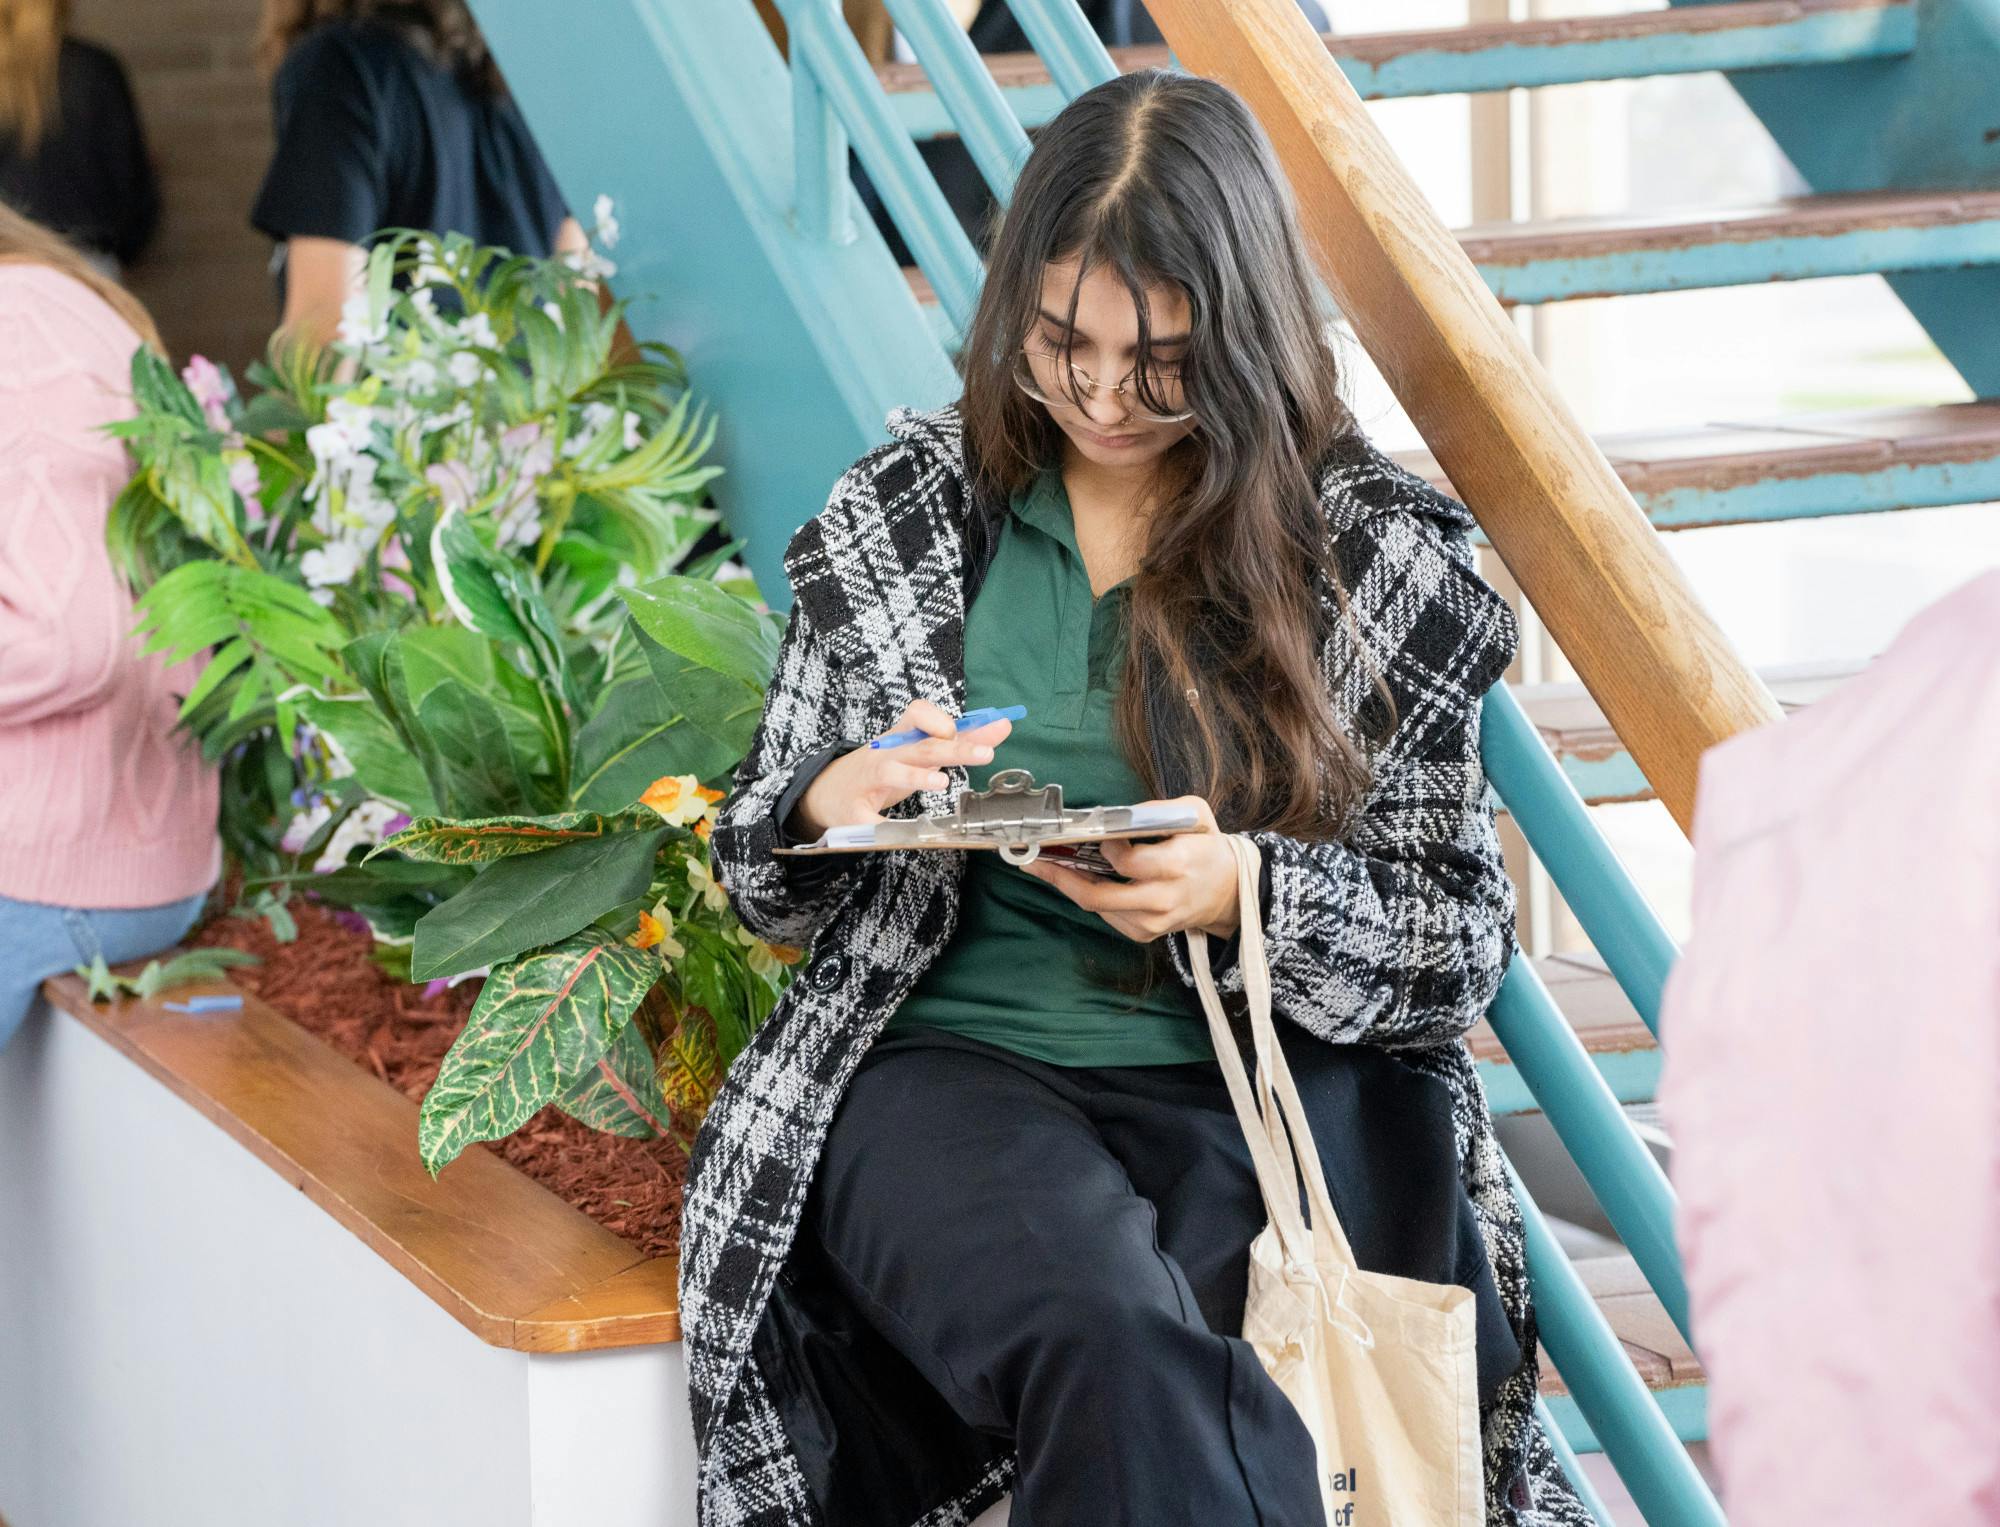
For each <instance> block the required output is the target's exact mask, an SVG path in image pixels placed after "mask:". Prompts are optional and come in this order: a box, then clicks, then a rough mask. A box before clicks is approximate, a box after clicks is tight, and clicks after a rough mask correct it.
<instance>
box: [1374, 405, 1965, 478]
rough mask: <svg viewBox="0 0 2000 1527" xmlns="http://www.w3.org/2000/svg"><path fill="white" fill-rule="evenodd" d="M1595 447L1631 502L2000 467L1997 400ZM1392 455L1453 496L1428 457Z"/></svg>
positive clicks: (1606, 439) (1632, 435) (1626, 438)
mask: <svg viewBox="0 0 2000 1527" xmlns="http://www.w3.org/2000/svg"><path fill="white" fill-rule="evenodd" d="M1597 444H1598V447H1599V448H1600V449H1601V450H1602V451H1603V452H1604V454H1605V456H1606V458H1607V459H1609V461H1610V462H1611V465H1612V467H1613V468H1614V469H1615V470H1616V471H1617V473H1618V475H1619V476H1620V477H1621V478H1623V479H1624V481H1625V484H1626V486H1627V487H1629V488H1631V489H1632V491H1633V492H1634V493H1648V494H1664V493H1671V492H1687V491H1691V490H1692V491H1710V492H1723V491H1727V490H1730V489H1733V488H1739V487H1743V486H1745V485H1747V484H1750V483H1757V482H1765V481H1769V480H1772V479H1775V478H1800V477H1817V476H1822V475H1826V474H1830V473H1835V472H1871V471H1880V470H1882V469H1883V468H1885V467H1891V466H1939V465H1951V464H1960V463H1969V462H1974V461H1990V460H1995V459H2000V400H1995V399H1986V400H1981V401H1977V402H1970V403H1940V404H1935V405H1931V406H1922V405H1917V406H1907V407H1898V408H1877V409H1861V410H1852V411H1848V412H1843V413H1818V414H1798V415H1793V416H1791V417H1787V418H1776V419H1744V420H1715V421H1713V422H1711V423H1707V424H1695V425H1688V426H1685V427H1682V428H1677V429H1666V430H1632V431H1625V432H1621V433H1616V434H1608V435H1600V436H1598V437H1597ZM1392 454H1393V455H1394V456H1395V458H1396V459H1397V460H1398V461H1399V462H1401V463H1402V464H1403V465H1404V466H1405V467H1407V468H1409V469H1410V470H1411V471H1413V472H1415V473H1417V474H1418V475H1419V476H1421V477H1424V478H1427V479H1428V480H1429V481H1431V482H1433V483H1436V484H1437V485H1438V486H1439V487H1441V488H1444V489H1445V490H1446V491H1447V492H1450V491H1452V489H1451V480H1450V478H1449V477H1448V476H1447V475H1446V474H1445V471H1444V469H1443V467H1441V466H1440V465H1439V464H1438V461H1437V458H1436V457H1435V456H1433V455H1432V454H1431V453H1430V452H1429V451H1427V450H1422V449H1416V450H1407V451H1396V452H1393V453H1392Z"/></svg>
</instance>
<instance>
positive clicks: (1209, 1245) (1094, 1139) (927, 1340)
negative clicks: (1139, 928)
mask: <svg viewBox="0 0 2000 1527" xmlns="http://www.w3.org/2000/svg"><path fill="white" fill-rule="evenodd" d="M1283 1027H1284V1026H1283V1025H1280V1028H1281V1030H1282V1029H1283ZM1295 1042H1298V1043H1299V1051H1300V1053H1299V1056H1298V1058H1295V1059H1293V1061H1292V1064H1293V1069H1294V1072H1295V1075H1297V1077H1298V1080H1299V1084H1300V1090H1301V1093H1302V1094H1305V1095H1307V1096H1308V1099H1309V1100H1308V1111H1309V1112H1310V1113H1312V1114H1313V1115H1314V1116H1315V1117H1314V1118H1313V1120H1312V1122H1313V1126H1314V1131H1315V1136H1316V1138H1319V1144H1320V1150H1321V1155H1322V1157H1323V1158H1325V1159H1326V1160H1327V1161H1328V1164H1329V1168H1330V1169H1332V1170H1331V1172H1330V1177H1331V1179H1338V1178H1339V1177H1340V1176H1341V1175H1342V1174H1341V1173H1340V1172H1339V1171H1338V1170H1337V1168H1338V1167H1339V1165H1341V1164H1342V1163H1351V1164H1352V1165H1354V1166H1355V1167H1356V1168H1357V1169H1358V1170H1362V1171H1366V1170H1367V1169H1369V1168H1370V1166H1371V1165H1372V1166H1373V1167H1374V1168H1377V1169H1379V1168H1380V1167H1381V1165H1382V1161H1383V1160H1384V1159H1385V1158H1384V1157H1383V1156H1382V1154H1381V1152H1382V1151H1383V1150H1385V1149H1386V1150H1388V1151H1391V1152H1395V1151H1396V1150H1397V1142H1395V1141H1393V1140H1390V1139H1388V1138H1386V1136H1385V1135H1384V1132H1383V1130H1381V1129H1375V1130H1374V1131H1373V1134H1374V1136H1375V1138H1373V1139H1371V1140H1370V1141H1367V1142H1360V1141H1358V1140H1357V1141H1356V1148H1355V1149H1354V1150H1352V1151H1342V1150H1341V1149H1340V1135H1341V1132H1342V1131H1343V1129H1346V1130H1361V1129H1364V1128H1367V1127H1368V1126H1369V1117H1370V1116H1369V1114H1368V1110H1367V1109H1366V1108H1364V1107H1354V1106H1349V1107H1346V1108H1344V1109H1338V1110H1336V1109H1334V1108H1332V1107H1327V1108H1322V1107H1319V1106H1315V1104H1314V1103H1313V1102H1312V1101H1311V1100H1310V1099H1311V1097H1312V1095H1314V1094H1317V1095H1318V1096H1319V1098H1320V1099H1321V1100H1322V1102H1323V1103H1331V1102H1332V1101H1333V1093H1332V1092H1331V1091H1330V1090H1329V1087H1330V1086H1331V1087H1332V1088H1333V1089H1334V1090H1335V1091H1337V1090H1339V1089H1340V1088H1341V1087H1342V1086H1346V1087H1347V1088H1348V1091H1347V1092H1346V1094H1345V1095H1346V1097H1347V1100H1348V1102H1349V1103H1350V1104H1352V1103H1353V1102H1354V1101H1355V1099H1357V1098H1359V1097H1360V1096H1362V1087H1361V1084H1362V1079H1361V1078H1360V1077H1359V1076H1358V1075H1345V1074H1344V1075H1343V1076H1342V1077H1339V1078H1336V1077H1335V1076H1334V1075H1333V1072H1334V1071H1336V1070H1339V1071H1341V1072H1343V1073H1348V1072H1352V1071H1356V1070H1359V1069H1366V1068H1369V1067H1377V1068H1387V1070H1385V1071H1382V1073H1381V1075H1380V1077H1379V1079H1378V1080H1379V1085H1377V1086H1375V1087H1373V1088H1372V1089H1367V1095H1368V1096H1370V1097H1373V1098H1375V1099H1376V1100H1377V1101H1378V1102H1379V1103H1380V1105H1381V1107H1382V1108H1383V1109H1384V1110H1386V1111H1385V1112H1384V1113H1383V1114H1382V1115H1381V1118H1382V1119H1384V1120H1386V1119H1389V1118H1390V1117H1392V1116H1393V1117H1396V1118H1400V1119H1403V1120H1405V1121H1407V1122H1408V1123H1409V1124H1410V1125H1411V1127H1414V1125H1415V1121H1414V1120H1413V1119H1411V1117H1410V1116H1411V1114H1412V1111H1413V1110H1412V1108H1411V1106H1410V1104H1411V1101H1412V1099H1413V1098H1416V1097H1418V1096H1419V1094H1418V1093H1416V1092H1414V1091H1410V1090H1408V1089H1406V1090H1405V1092H1404V1094H1403V1096H1402V1097H1401V1098H1400V1099H1399V1098H1397V1097H1396V1096H1393V1095H1392V1094H1393V1093H1394V1091H1395V1089H1396V1088H1397V1087H1401V1086H1403V1085H1404V1083H1405V1081H1407V1083H1408V1084H1409V1088H1417V1087H1424V1086H1433V1087H1434V1086H1436V1084H1435V1083H1432V1082H1431V1081H1430V1079H1429V1078H1424V1077H1420V1076H1418V1075H1417V1074H1416V1073H1415V1072H1412V1071H1409V1070H1408V1069H1407V1068H1404V1067H1402V1066H1400V1065H1398V1064H1397V1063H1396V1062H1394V1061H1393V1060H1391V1059H1389V1058H1388V1057H1387V1056H1386V1055H1383V1054H1381V1053H1380V1052H1376V1051H1366V1050H1361V1049H1358V1048H1355V1047H1339V1048H1337V1047H1334V1046H1327V1045H1320V1044H1318V1043H1317V1042H1316V1041H1312V1040H1311V1039H1310V1037H1309V1036H1305V1035H1303V1034H1301V1035H1299V1036H1297V1040H1296V1041H1295V1040H1294V1039H1293V1038H1292V1037H1290V1036H1287V1038H1286V1050H1287V1054H1288V1057H1289V1056H1291V1055H1292V1053H1293V1048H1294V1043H1295ZM1315 1068H1317V1070H1315ZM1385 1089H1386V1090H1385ZM1440 1090H1441V1089H1440ZM1399 1104H1400V1105H1401V1106H1400V1107H1399V1106H1398V1105H1399ZM1429 1123H1430V1126H1431V1128H1430V1133H1431V1135H1433V1136H1435V1134H1436V1124H1437V1120H1436V1119H1435V1117H1433V1118H1432V1119H1431V1120H1430V1121H1429ZM1444 1124H1445V1127H1446V1129H1447V1130H1448V1128H1449V1120H1448V1117H1447V1118H1446V1119H1445V1121H1444ZM1329 1133H1330V1134H1332V1135H1333V1136H1334V1138H1333V1139H1332V1140H1329V1139H1327V1138H1324V1136H1325V1135H1327V1134H1329ZM1371 1152H1373V1153H1374V1156H1373V1159H1372V1160H1370V1159H1368V1158H1370V1156H1371ZM1431 1175H1432V1176H1435V1175H1436V1174H1435V1172H1433V1173H1431ZM1451 1185H1452V1187H1453V1188H1454V1189H1456V1187H1457V1179H1456V1174H1455V1169H1453V1170H1452V1172H1451ZM1330 1186H1332V1187H1333V1191H1334V1196H1335V1203H1336V1207H1337V1208H1338V1209H1339V1210H1340V1211H1341V1215H1342V1222H1343V1225H1344V1226H1345V1227H1346V1229H1347V1231H1348V1235H1349V1239H1350V1240H1351V1241H1352V1242H1353V1243H1354V1247H1355V1255H1356V1258H1357V1260H1358V1261H1360V1262H1361V1264H1362V1265H1363V1266H1364V1267H1374V1268H1377V1269H1378V1270H1382V1271H1394V1272H1401V1273H1404V1274H1405V1275H1408V1276H1423V1277H1431V1278H1433V1279H1440V1280H1442V1281H1454V1279H1453V1274H1452V1271H1451V1269H1452V1266H1453V1263H1454V1262H1459V1263H1461V1265H1463V1258H1462V1257H1461V1256H1460V1255H1459V1252H1460V1251H1461V1250H1462V1247H1461V1246H1460V1236H1459V1232H1460V1231H1461V1230H1462V1229H1463V1228H1464V1227H1463V1223H1462V1222H1461V1221H1460V1220H1459V1219H1457V1218H1456V1217H1455V1216H1454V1215H1453V1212H1452V1206H1451V1201H1450V1200H1443V1201H1441V1202H1440V1203H1439V1204H1434V1205H1433V1207H1432V1211H1431V1212H1429V1213H1428V1214H1427V1213H1426V1211H1425V1210H1424V1209H1423V1208H1422V1207H1421V1206H1419V1205H1416V1204H1413V1202H1411V1201H1410V1200H1409V1199H1407V1198H1403V1197H1399V1196H1398V1195H1395V1194H1393V1193H1384V1192H1381V1191H1376V1192H1375V1193H1374V1194H1373V1196H1372V1197H1370V1196H1369V1195H1361V1196H1357V1195H1356V1194H1355V1192H1354V1184H1353V1183H1352V1182H1349V1183H1347V1184H1345V1189H1346V1191H1345V1192H1343V1186H1342V1185H1341V1184H1340V1183H1338V1182H1337V1181H1333V1180H1330ZM1375 1186H1376V1188H1377V1189H1378V1190H1379V1189H1380V1187H1381V1185H1380V1184H1376V1185H1375ZM1456 1197H1457V1200H1458V1201H1459V1202H1461V1203H1463V1204H1464V1213H1465V1215H1466V1216H1469V1215H1470V1212H1471V1210H1470V1204H1469V1202H1465V1201H1464V1198H1463V1192H1462V1190H1458V1192H1457V1194H1456ZM1413 1209H1414V1211H1415V1212H1414V1214H1413V1213H1412V1210H1413ZM1440 1214H1441V1215H1442V1220H1441V1221H1440V1219H1439V1215H1440ZM806 1216H807V1218H806V1223H807V1225H808V1226H809V1227H810V1229H811V1230H812V1232H813V1234H814V1235H815V1236H816V1238H817V1240H818V1242H819V1245H820V1247H821V1248H822V1249H823V1251H824V1254H825V1261H826V1264H827V1266H828V1268H829V1270H830V1272H831V1275H832V1276H833V1277H834V1278H835V1279H836V1280H837V1281H838V1282H839V1283H840V1285H841V1287H842V1291H843V1292H844V1293H845V1294H846V1295H847V1297H848V1298H849V1299H851V1300H852V1301H853V1302H854V1303H855V1305H856V1306H857V1308H859V1309H860V1310H861V1311H862V1312H863V1314H864V1315H865V1316H866V1318H867V1319H868V1320H869V1321H870V1322H871V1324H873V1325H874V1326H875V1327H876V1329H877V1330H879V1331H880V1332H881V1333H882V1335H883V1336H884V1337H886V1338H887V1339H888V1340H889V1342H890V1343H891V1344H892V1345H894V1346H895V1347H896V1349H897V1350H898V1351H899V1352H901V1353H902V1355H903V1356H904V1357H905V1358H906V1359H908V1361H909V1362H910V1363H911V1364H912V1365H913V1366H914V1367H915V1368H916V1369H917V1370H918V1372H920V1373H921V1374H922V1375H923V1376H924V1378H925V1379H926V1380H927V1381H928V1382H929V1383H930V1384H931V1385H932V1386H933V1387H934V1388H935V1389H937V1391H938V1392H939V1393H940V1394H941V1395H942V1396H943V1397H944V1398H945V1400H946V1401H947V1402H948V1403H949V1404H950V1406H951V1408H952V1409H953V1410H954V1411H955V1412H956V1413H957V1414H958V1415H959V1416H960V1418H961V1419H962V1420H964V1421H965V1422H966V1423H968V1424H969V1425H971V1426H973V1427H976V1428H978V1429H979V1430H981V1431H983V1432H988V1433H990V1434H993V1435H996V1436H1004V1437H1007V1438H1010V1439H1011V1440H1012V1442H1013V1445H1014V1447H1015V1449H1016V1451H1017V1454H1018V1457H1019V1461H1020V1478H1019V1480H1018V1482H1017V1485H1016V1489H1015V1494H1014V1502H1013V1507H1012V1511H1013V1520H1014V1522H1015V1523H1017V1524H1019V1527H1066V1524H1069V1523H1073V1522H1090V1523H1104V1524H1111V1523H1118V1522H1131V1523H1143V1524H1147V1527H1155V1524H1161V1527H1164V1524H1172V1523H1188V1524H1202V1527H1222V1524H1232V1523H1242V1524H1244V1527H1252V1524H1263V1527H1322V1524H1323V1521H1324V1513H1323V1512H1322V1510H1321V1506H1320V1501H1319V1495H1318V1487H1317V1484H1316V1482H1315V1477H1314V1469H1313V1447H1312V1439H1311V1437H1310V1435H1309V1434H1308V1433H1307V1432H1306V1429H1305V1426H1304V1424H1303V1423H1302V1422H1301V1421H1300V1420H1299V1418H1298V1415H1297V1412H1296V1411H1295V1410H1293V1408H1292V1406H1291V1404H1290V1402H1289V1401H1288V1400H1286V1399H1285V1397H1284V1395H1283V1394H1282V1393H1281V1392H1280V1391H1279V1390H1278V1388H1277V1386H1276V1385H1275V1384H1273V1383H1272V1382H1271V1380H1270V1377H1269V1376H1268V1375H1267V1374H1266V1373H1265V1372H1264V1371H1263V1368H1262V1366H1261V1365H1260V1364H1259V1362H1258V1361H1257V1357H1256V1354H1255V1352H1254V1351H1253V1350H1252V1349H1251V1348H1250V1346H1249V1344H1248V1343H1246V1342H1244V1341H1243V1340H1242V1339H1241V1335H1240V1332H1241V1329H1242V1319H1243V1303H1244V1297H1245V1293H1246V1289H1247V1284H1248V1255H1249V1246H1250V1242H1251V1240H1252V1239H1253V1238H1254V1237H1255V1236H1256V1235H1257V1233H1258V1232H1259V1231H1260V1230H1261V1229H1262V1228H1263V1226H1264V1223H1265V1219H1266V1215H1265V1211H1264V1205H1263V1200H1262V1198H1261V1196H1260V1195H1259V1192H1258V1188H1257V1182H1256V1176H1255V1173H1254V1170H1253V1169H1252V1166H1251V1163H1250V1157H1249V1151H1248V1149H1247V1147H1246V1146H1245V1145H1244V1141H1243V1135H1242V1130H1241V1127H1240V1126H1239V1125H1238V1123H1237V1120H1236V1115H1235V1112H1234V1110H1233V1109H1232V1108H1231V1106H1230V1102H1229V1094H1228V1090H1227V1088H1226V1087H1225V1086H1224V1084H1223V1081H1222V1074H1221V1071H1220V1069H1219V1067H1217V1066H1216V1065H1215V1064H1214V1063H1212V1062H1210V1063H1201V1064H1190V1065H1163V1066H1107V1067H1068V1066H1056V1065H1050V1064H1046V1063H1044V1062H1041V1061H1038V1060H1035V1059H1032V1058H1031V1057H1028V1056H1024V1055H1019V1054H1016V1053H1014V1052H1013V1051H1010V1050H1006V1049H1003V1048H1000V1047H999V1046H995V1045H990V1044H986V1043H984V1042H982V1041H979V1040H975V1039H969V1038H966V1037H964V1036H961V1035H956V1034H951V1033H947V1032H945V1031H942V1030H936V1029H929V1028H921V1027H917V1028H910V1029H907V1030H895V1031H891V1032H888V1033H885V1034H884V1035H883V1036H882V1037H881V1038H880V1039H878V1040H877V1041H876V1043H875V1044H874V1046H873V1047H872V1048H871V1049H870V1050H869V1052H868V1054H867V1055H866V1056H865V1057H864V1058H863V1060H862V1063H861V1065H860V1067H859V1068H858V1070H857V1071H856V1073H855V1075H854V1077H853V1079H852V1080H851V1081H850V1083H849V1085H848V1089H847V1091H846V1093H845V1094H844V1096H843V1097H842V1100H841V1104H840V1107H839V1109H838V1110H837V1111H836V1113H835V1115H834V1118H833V1122H832V1125H831V1128H830V1131H829V1134H828V1137H827V1141H826V1146H825V1149H824V1152H823V1154H822V1156H821V1158H820V1162H819V1167H818V1170H817V1172H816V1173H815V1177H814V1183H813V1188H812V1191H811V1194H810V1196H809V1199H808V1203H807V1208H806ZM1413 1219H1414V1220H1415V1221H1419V1222H1421V1221H1424V1220H1426V1219H1428V1220H1429V1229H1428V1230H1422V1229H1418V1230H1417V1231H1414V1232H1413V1229H1412V1221H1413ZM1472 1234H1473V1236H1474V1243H1475V1244H1477V1236H1476V1226H1473V1227H1472ZM1440 1264H1441V1265H1442V1270H1440ZM1484 1269H1485V1259H1484V1255H1483V1251H1482V1252H1481V1253H1480V1255H1479V1257H1478V1260H1477V1266H1476V1267H1472V1268H1469V1269H1468V1270H1469V1272H1470V1273H1471V1275H1472V1277H1474V1278H1476V1277H1477V1275H1478V1273H1479V1272H1480V1271H1483V1270H1484ZM1457 1281H1471V1279H1470V1278H1463V1279H1458V1280H1457ZM1485 1285H1486V1294H1487V1296H1488V1299H1489V1301H1490V1304H1491V1306H1492V1309H1493V1310H1494V1311H1498V1310H1499V1303H1498V1296H1497V1294H1496V1293H1494V1292H1493V1291H1492V1287H1491V1278H1490V1273H1488V1274H1487V1276H1486V1278H1485ZM1490 1318H1491V1316H1490V1314H1489V1319H1490ZM1498 1318H1499V1319H1500V1320H1501V1322H1502V1325H1501V1331H1502V1337H1503V1339H1504V1340H1505V1341H1506V1345H1507V1346H1508V1347H1509V1348H1511V1360H1507V1361H1505V1364H1504V1367H1503V1368H1502V1369H1501V1372H1502V1374H1503V1375H1504V1373H1505V1372H1506V1371H1511V1369H1512V1367H1513V1366H1515V1365H1517V1364H1518V1360H1519V1355H1520V1354H1519V1348H1518V1347H1517V1346H1514V1345H1513V1344H1512V1342H1511V1338H1508V1337H1506V1336H1505V1330H1506V1328H1505V1325H1504V1311H1502V1312H1500V1313H1499V1317H1498ZM1484 1345H1485V1344H1484V1343H1482V1346H1484ZM1505 1357H1506V1354H1498V1355H1496V1358H1495V1361H1496V1362H1499V1361H1502V1360H1503V1359H1504V1358H1505Z"/></svg>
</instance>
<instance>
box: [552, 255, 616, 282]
mask: <svg viewBox="0 0 2000 1527" xmlns="http://www.w3.org/2000/svg"><path fill="white" fill-rule="evenodd" d="M562 262H563V264H565V265H567V266H568V267H569V268H570V269H571V270H573V271H575V272H576V273H577V274H578V275H580V276H582V277H583V278H584V279H585V280H586V281H600V280H602V281H608V280H610V279H611V277H613V276H615V275H617V274H618V266H617V264H616V263H615V262H614V261H611V260H607V259H605V258H604V256H603V255H601V254H599V253H598V252H597V251H596V250H594V249H572V250H570V251H569V252H568V253H567V254H565V255H564V256H563V257H562Z"/></svg>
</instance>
